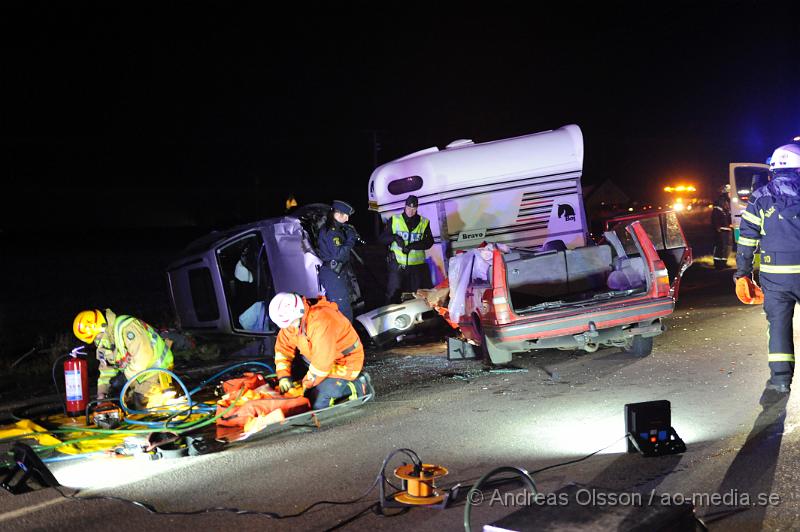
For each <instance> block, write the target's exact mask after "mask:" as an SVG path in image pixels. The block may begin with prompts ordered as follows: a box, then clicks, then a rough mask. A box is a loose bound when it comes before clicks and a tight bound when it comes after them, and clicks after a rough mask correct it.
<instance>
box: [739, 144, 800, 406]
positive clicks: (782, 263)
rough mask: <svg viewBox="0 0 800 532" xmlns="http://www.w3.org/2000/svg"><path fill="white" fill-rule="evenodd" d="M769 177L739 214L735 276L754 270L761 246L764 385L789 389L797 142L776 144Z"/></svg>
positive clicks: (799, 275) (798, 270)
mask: <svg viewBox="0 0 800 532" xmlns="http://www.w3.org/2000/svg"><path fill="white" fill-rule="evenodd" d="M770 172H771V174H772V180H771V181H770V182H769V183H768V184H766V185H765V186H763V187H761V188H759V189H758V190H755V191H754V192H753V193H752V194H751V196H750V202H749V203H748V204H747V209H746V210H745V211H744V212H743V213H742V222H741V225H740V236H739V240H738V251H737V253H736V273H735V274H734V280H737V279H739V278H740V277H744V276H747V275H751V274H752V272H753V255H754V253H755V249H756V247H758V246H760V247H761V266H760V269H761V273H760V275H759V277H760V281H761V287H762V289H763V291H764V312H765V313H766V315H767V321H768V322H769V369H770V380H769V381H768V382H767V390H773V391H775V392H777V393H788V392H789V389H790V384H791V382H792V376H793V374H794V342H793V331H792V317H793V315H794V306H795V304H796V303H798V302H800V145H797V144H787V145H785V146H781V147H780V148H778V149H776V150H775V152H774V153H773V154H772V158H771V159H770Z"/></svg>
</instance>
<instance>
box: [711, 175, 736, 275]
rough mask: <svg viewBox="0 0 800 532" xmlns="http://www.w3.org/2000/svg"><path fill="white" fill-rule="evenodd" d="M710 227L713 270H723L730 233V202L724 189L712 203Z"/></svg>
mask: <svg viewBox="0 0 800 532" xmlns="http://www.w3.org/2000/svg"><path fill="white" fill-rule="evenodd" d="M711 227H712V228H713V229H714V268H715V269H717V270H724V269H725V268H727V267H728V255H730V252H731V232H732V224H731V202H730V198H728V193H727V192H726V188H725V187H722V189H721V191H720V195H719V197H718V198H717V200H716V201H715V202H714V208H713V209H712V211H711Z"/></svg>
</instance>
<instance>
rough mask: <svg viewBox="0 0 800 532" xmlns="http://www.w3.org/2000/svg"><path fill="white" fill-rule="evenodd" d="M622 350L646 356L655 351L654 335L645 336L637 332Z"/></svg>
mask: <svg viewBox="0 0 800 532" xmlns="http://www.w3.org/2000/svg"><path fill="white" fill-rule="evenodd" d="M622 350H623V351H624V352H626V353H630V354H632V355H634V356H637V357H646V356H647V355H649V354H650V353H652V352H653V336H649V337H647V338H643V337H642V335H640V334H637V335H636V336H634V337H633V338H631V339H630V341H629V342H628V343H627V344H626V345H625V347H623V348H622Z"/></svg>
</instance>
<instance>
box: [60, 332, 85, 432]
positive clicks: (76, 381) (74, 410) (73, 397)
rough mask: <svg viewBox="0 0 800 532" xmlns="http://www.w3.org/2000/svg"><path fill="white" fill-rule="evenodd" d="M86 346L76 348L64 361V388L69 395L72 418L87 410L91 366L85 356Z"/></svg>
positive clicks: (69, 409) (68, 401) (68, 411)
mask: <svg viewBox="0 0 800 532" xmlns="http://www.w3.org/2000/svg"><path fill="white" fill-rule="evenodd" d="M83 348H84V346H81V347H76V348H75V349H73V350H72V351H70V353H69V355H68V356H67V359H66V360H65V361H64V386H65V388H66V395H67V415H68V416H72V417H77V416H82V415H83V414H84V412H85V410H86V403H87V402H88V400H89V399H88V397H89V365H88V364H87V363H86V358H79V357H78V355H81V356H85V355H86V353H84V352H83Z"/></svg>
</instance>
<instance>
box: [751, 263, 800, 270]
mask: <svg viewBox="0 0 800 532" xmlns="http://www.w3.org/2000/svg"><path fill="white" fill-rule="evenodd" d="M761 271H762V272H763V273H800V264H791V265H786V266H775V265H774V264H764V262H763V261H762V262H761Z"/></svg>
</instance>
